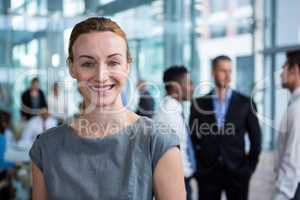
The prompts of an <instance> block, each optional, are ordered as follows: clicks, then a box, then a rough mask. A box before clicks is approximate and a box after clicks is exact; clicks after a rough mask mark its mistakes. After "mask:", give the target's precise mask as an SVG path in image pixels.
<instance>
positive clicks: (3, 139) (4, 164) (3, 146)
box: [0, 130, 15, 169]
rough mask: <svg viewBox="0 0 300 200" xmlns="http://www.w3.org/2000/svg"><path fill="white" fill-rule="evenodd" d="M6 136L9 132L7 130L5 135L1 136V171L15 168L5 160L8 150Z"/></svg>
mask: <svg viewBox="0 0 300 200" xmlns="http://www.w3.org/2000/svg"><path fill="white" fill-rule="evenodd" d="M5 134H8V133H7V130H5V131H4V133H1V134H0V169H8V168H13V167H15V164H14V163H12V162H9V161H6V160H4V155H5V150H6V137H5Z"/></svg>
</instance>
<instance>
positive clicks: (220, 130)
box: [190, 56, 261, 200]
mask: <svg viewBox="0 0 300 200" xmlns="http://www.w3.org/2000/svg"><path fill="white" fill-rule="evenodd" d="M231 65H232V62H231V59H230V58H229V57H228V56H218V57H216V58H215V59H213V61H212V75H213V78H214V81H215V88H214V89H213V90H212V91H211V92H210V93H209V94H208V95H206V96H204V97H200V98H196V99H194V100H193V101H192V105H191V113H190V129H191V132H192V140H193V144H194V149H195V156H196V159H197V161H198V165H197V166H198V168H197V171H196V178H197V181H198V184H199V200H220V199H221V195H222V192H223V191H225V194H226V197H227V200H247V199H248V188H249V182H250V178H251V176H252V174H253V173H254V171H255V169H256V166H257V164H258V160H259V155H260V151H261V129H260V126H259V123H258V119H257V116H256V106H255V103H254V102H253V101H252V100H251V99H250V98H249V97H246V96H243V95H242V94H240V93H238V92H237V91H234V90H232V89H231V87H230V83H231V76H232V66H231ZM246 135H247V136H248V138H249V141H250V150H249V152H246V148H245V136H246Z"/></svg>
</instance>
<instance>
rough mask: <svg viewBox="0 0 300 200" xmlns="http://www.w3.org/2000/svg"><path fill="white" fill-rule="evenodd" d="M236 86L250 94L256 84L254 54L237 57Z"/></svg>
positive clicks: (242, 91)
mask: <svg viewBox="0 0 300 200" xmlns="http://www.w3.org/2000/svg"><path fill="white" fill-rule="evenodd" d="M236 82H237V83H236V88H237V90H238V91H239V92H241V93H243V94H245V95H248V96H250V95H251V92H252V88H253V86H254V65H253V56H241V57H237V59H236Z"/></svg>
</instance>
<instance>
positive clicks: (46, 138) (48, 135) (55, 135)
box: [36, 124, 68, 144]
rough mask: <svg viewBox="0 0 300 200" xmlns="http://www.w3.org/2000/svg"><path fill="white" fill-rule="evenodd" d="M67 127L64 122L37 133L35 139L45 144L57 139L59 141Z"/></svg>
mask: <svg viewBox="0 0 300 200" xmlns="http://www.w3.org/2000/svg"><path fill="white" fill-rule="evenodd" d="M67 129H68V125H66V124H62V125H59V126H56V127H53V128H50V129H48V130H46V131H45V132H43V133H41V134H39V135H38V136H37V139H36V140H37V141H39V142H42V143H47V144H54V143H57V142H58V141H61V139H62V138H63V137H64V134H65V133H66V131H67Z"/></svg>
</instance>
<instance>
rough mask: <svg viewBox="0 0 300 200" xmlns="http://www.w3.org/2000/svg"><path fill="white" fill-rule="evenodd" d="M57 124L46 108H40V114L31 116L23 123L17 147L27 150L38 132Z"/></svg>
mask: <svg viewBox="0 0 300 200" xmlns="http://www.w3.org/2000/svg"><path fill="white" fill-rule="evenodd" d="M57 125H58V120H57V119H56V118H55V117H53V116H52V115H51V114H50V113H49V112H48V108H47V107H44V108H41V109H40V114H39V115H38V116H34V117H32V118H31V119H30V120H29V121H28V122H27V124H26V125H25V128H24V130H23V132H22V135H21V139H20V140H19V141H18V147H20V148H22V149H25V150H28V151H29V149H30V148H31V146H32V144H33V142H34V140H35V139H36V137H37V136H38V135H39V134H41V133H43V132H45V131H46V130H48V129H50V128H53V127H55V126H57Z"/></svg>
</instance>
